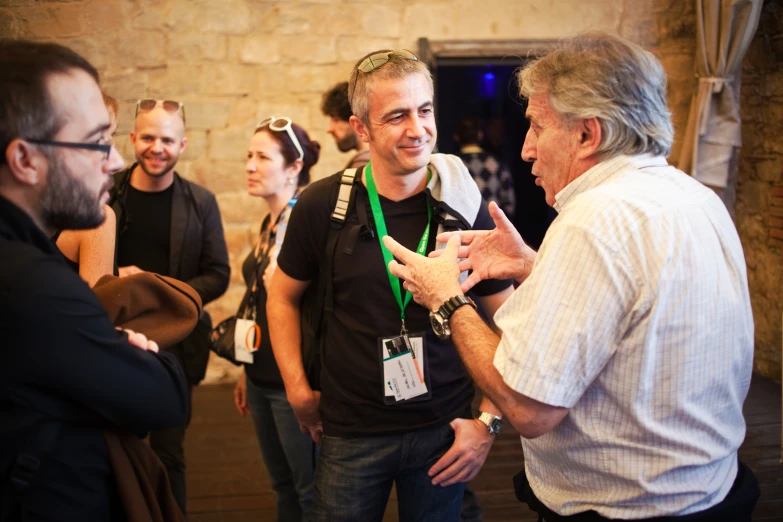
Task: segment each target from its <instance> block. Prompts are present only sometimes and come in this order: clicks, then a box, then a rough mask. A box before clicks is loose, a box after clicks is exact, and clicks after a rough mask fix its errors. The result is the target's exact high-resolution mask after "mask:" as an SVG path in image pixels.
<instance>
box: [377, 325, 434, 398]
mask: <svg viewBox="0 0 783 522" xmlns="http://www.w3.org/2000/svg"><path fill="white" fill-rule="evenodd" d="M382 345H383V347H384V350H385V352H386V353H385V354H384V355H385V356H386V357H385V358H384V359H383V381H384V383H385V386H384V392H385V395H386V397H392V396H393V397H394V399H395V400H397V401H401V400H406V399H412V398H414V397H419V396H421V395H424V394H426V393H427V391H428V390H427V384H426V382H425V380H424V372H423V368H422V365H423V361H424V339H423V337H420V336H407V335H404V336H398V337H390V338H386V339H383V340H382Z"/></svg>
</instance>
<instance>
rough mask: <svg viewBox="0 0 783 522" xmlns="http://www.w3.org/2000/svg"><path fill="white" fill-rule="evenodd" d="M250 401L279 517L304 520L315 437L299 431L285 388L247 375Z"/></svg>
mask: <svg viewBox="0 0 783 522" xmlns="http://www.w3.org/2000/svg"><path fill="white" fill-rule="evenodd" d="M247 405H248V408H249V409H250V415H251V417H252V418H253V425H254V426H255V429H256V436H257V437H258V443H259V445H260V446H261V455H262V456H263V458H264V464H266V469H267V470H268V471H269V479H270V481H271V482H272V489H273V490H274V491H275V496H276V497H277V520H278V521H279V522H299V521H301V520H304V516H305V515H306V514H307V511H308V510H309V508H310V502H311V500H312V497H313V455H314V444H313V439H311V438H310V436H309V435H304V434H303V433H302V432H301V431H299V422H298V421H297V420H296V416H295V415H294V411H293V410H292V409H291V405H290V404H289V403H288V399H286V396H285V390H282V389H276V388H264V387H260V386H256V385H254V384H253V383H252V381H251V380H250V379H248V380H247Z"/></svg>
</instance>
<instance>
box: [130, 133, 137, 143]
mask: <svg viewBox="0 0 783 522" xmlns="http://www.w3.org/2000/svg"><path fill="white" fill-rule="evenodd" d="M130 140H131V143H133V144H134V145H136V131H130Z"/></svg>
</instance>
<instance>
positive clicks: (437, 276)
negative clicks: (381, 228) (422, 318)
mask: <svg viewBox="0 0 783 522" xmlns="http://www.w3.org/2000/svg"><path fill="white" fill-rule="evenodd" d="M383 244H384V245H386V248H388V249H389V251H390V252H391V253H392V255H394V257H396V258H397V259H399V260H400V261H401V262H402V264H400V263H398V262H397V261H391V262H390V263H389V271H390V272H391V273H392V274H393V275H395V276H397V277H399V278H400V279H402V280H404V281H405V282H404V283H403V285H402V287H403V288H404V289H405V290H407V291H409V292H410V293H411V295H412V296H413V299H414V300H415V301H416V302H417V303H419V304H420V305H421V306H423V307H425V308H427V309H428V310H437V309H438V308H440V306H441V305H442V304H443V303H445V302H446V301H448V300H449V299H451V298H452V297H454V296H455V295H459V294H461V293H462V290H460V288H459V269H458V268H457V250H458V249H459V240H458V238H457V239H454V240H453V241H449V242H448V244H447V245H446V249H445V251H444V255H443V256H441V257H439V258H438V259H429V258H427V257H424V256H422V255H419V254H417V253H416V252H412V251H410V250H408V249H407V248H405V247H404V246H402V245H401V244H399V243H397V242H396V241H395V240H394V239H392V238H391V237H390V236H385V237H384V238H383Z"/></svg>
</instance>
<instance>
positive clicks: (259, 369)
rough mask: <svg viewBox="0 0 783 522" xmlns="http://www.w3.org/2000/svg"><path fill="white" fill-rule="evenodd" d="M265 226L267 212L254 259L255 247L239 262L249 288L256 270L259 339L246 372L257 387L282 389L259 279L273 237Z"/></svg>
mask: <svg viewBox="0 0 783 522" xmlns="http://www.w3.org/2000/svg"><path fill="white" fill-rule="evenodd" d="M268 227H269V216H268V215H267V216H266V218H264V221H263V223H262V224H261V238H260V239H259V241H260V245H259V249H258V258H256V255H255V250H251V251H250V253H249V254H248V255H247V257H246V258H245V262H244V263H243V264H242V276H243V277H244V279H245V285H247V286H248V287H250V285H251V283H252V281H253V270H257V275H256V283H257V291H256V324H257V325H258V326H259V327H260V328H261V342H260V343H259V346H258V350H257V351H256V352H254V353H253V364H245V373H247V377H248V379H250V380H251V381H253V384H255V385H256V386H266V387H273V388H282V387H283V378H282V377H281V376H280V370H279V369H278V367H277V362H275V356H274V353H273V352H272V344H271V343H270V342H269V325H268V323H267V320H266V287H265V286H264V283H263V281H262V279H261V278H262V276H263V275H264V271H265V270H266V269H267V267H268V266H269V262H270V256H269V252H270V250H269V249H270V246H271V245H274V243H275V238H276V235H275V229H274V227H272V230H270V231H268V232H267V228H268Z"/></svg>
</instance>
